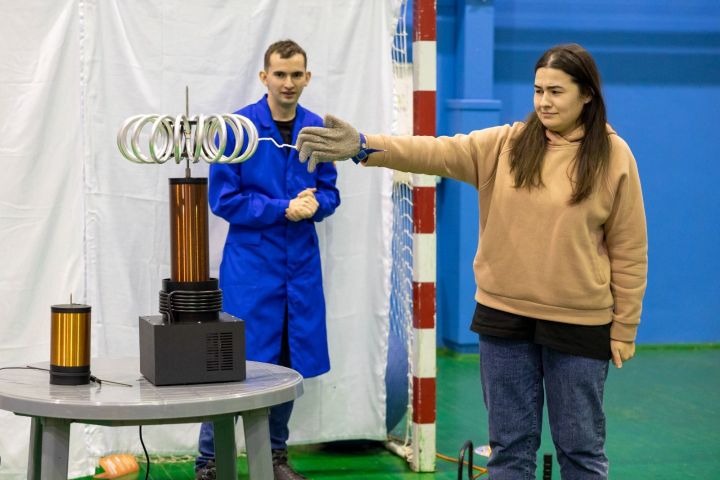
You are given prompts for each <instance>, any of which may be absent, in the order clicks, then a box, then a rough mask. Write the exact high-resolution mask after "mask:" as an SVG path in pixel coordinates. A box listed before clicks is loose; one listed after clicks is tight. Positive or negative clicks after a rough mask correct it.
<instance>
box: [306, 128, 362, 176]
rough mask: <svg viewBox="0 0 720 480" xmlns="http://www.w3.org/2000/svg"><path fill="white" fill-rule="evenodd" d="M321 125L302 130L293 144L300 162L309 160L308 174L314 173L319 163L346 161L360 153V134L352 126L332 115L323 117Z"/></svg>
mask: <svg viewBox="0 0 720 480" xmlns="http://www.w3.org/2000/svg"><path fill="white" fill-rule="evenodd" d="M323 124H324V126H323V127H305V128H303V129H302V130H300V133H299V134H298V137H297V141H296V142H295V146H296V147H297V149H298V152H300V161H301V162H302V163H305V162H307V161H308V159H309V160H310V162H309V163H308V172H314V171H315V167H316V166H317V164H318V163H320V162H332V161H335V160H347V159H348V158H351V157H354V156H355V155H357V154H358V152H360V134H359V133H358V131H357V130H355V128H354V127H353V126H352V125H350V124H349V123H346V122H343V121H342V120H340V119H339V118H337V117H333V116H332V115H325V119H324V121H323Z"/></svg>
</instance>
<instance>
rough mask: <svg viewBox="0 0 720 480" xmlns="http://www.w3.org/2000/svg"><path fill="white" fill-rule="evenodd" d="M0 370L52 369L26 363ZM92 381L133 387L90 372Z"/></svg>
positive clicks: (45, 370) (43, 370)
mask: <svg viewBox="0 0 720 480" xmlns="http://www.w3.org/2000/svg"><path fill="white" fill-rule="evenodd" d="M0 370H39V371H41V372H48V373H49V372H50V369H48V368H40V367H33V366H31V365H25V366H24V367H0ZM90 381H91V382H94V383H97V384H98V385H102V384H103V383H111V384H113V385H120V386H123V387H131V388H132V385H130V384H128V383H122V382H114V381H112V380H102V379H100V378H98V377H96V376H95V375H92V374H90Z"/></svg>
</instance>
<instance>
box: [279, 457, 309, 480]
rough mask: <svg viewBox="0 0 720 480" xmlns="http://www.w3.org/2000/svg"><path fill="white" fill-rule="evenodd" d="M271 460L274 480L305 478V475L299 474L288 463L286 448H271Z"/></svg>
mask: <svg viewBox="0 0 720 480" xmlns="http://www.w3.org/2000/svg"><path fill="white" fill-rule="evenodd" d="M272 462H273V475H274V477H275V480H307V477H305V476H303V475H300V474H299V473H297V472H296V471H295V470H293V469H292V467H291V466H290V465H288V453H287V450H273V451H272Z"/></svg>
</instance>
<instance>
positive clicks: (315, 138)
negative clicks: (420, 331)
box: [297, 44, 647, 480]
mask: <svg viewBox="0 0 720 480" xmlns="http://www.w3.org/2000/svg"><path fill="white" fill-rule="evenodd" d="M534 89H535V95H534V107H535V109H534V111H533V112H532V113H530V114H529V115H528V118H527V119H526V121H525V122H524V123H515V124H513V125H504V126H501V127H494V128H488V129H484V130H479V131H474V132H471V133H470V134H467V135H456V136H454V137H439V138H434V137H420V136H405V137H391V136H385V135H368V136H367V137H365V136H364V135H362V134H359V133H358V132H357V130H355V129H354V128H353V127H352V126H350V125H348V124H347V123H345V122H343V121H341V120H339V119H337V118H334V117H331V116H327V117H326V119H325V127H309V128H305V129H303V130H302V131H301V132H300V134H299V136H298V141H297V146H298V148H299V150H300V159H301V161H306V160H308V159H309V160H310V162H309V165H308V168H309V169H313V168H314V166H315V165H316V164H317V163H318V162H324V161H333V160H342V159H346V158H349V157H352V158H353V159H354V160H356V161H362V162H363V163H364V164H366V165H369V166H387V167H390V168H394V169H397V170H404V171H408V172H415V173H424V174H430V175H440V176H443V177H450V178H455V179H457V180H461V181H463V182H467V183H469V184H471V185H473V186H474V187H475V188H477V189H478V201H479V207H480V236H479V240H478V249H477V253H476V255H475V261H474V263H473V270H474V272H475V280H476V283H477V290H476V293H475V300H476V302H477V304H476V310H475V315H474V317H473V319H472V325H471V328H472V330H473V331H475V332H477V333H478V334H479V338H480V363H481V375H482V386H483V395H484V400H485V405H486V407H487V410H488V424H489V437H490V446H491V448H492V454H491V457H490V459H489V461H488V468H489V471H490V478H492V479H493V480H504V479H510V480H517V479H521V478H528V479H529V478H535V468H536V456H537V449H538V448H539V446H540V430H541V426H542V410H543V402H544V400H545V399H547V406H548V414H549V420H550V429H551V431H552V437H553V441H554V443H555V447H556V450H557V457H558V462H559V464H560V468H561V472H562V478H563V479H565V480H568V479H604V478H607V475H608V460H607V457H606V456H605V447H604V445H605V414H604V412H603V406H602V402H603V390H604V384H605V380H606V378H607V372H608V364H609V360H610V359H612V361H613V363H614V364H615V365H616V366H617V367H618V368H620V367H621V366H622V363H623V362H624V361H627V360H629V359H630V358H632V356H633V355H634V352H635V337H636V332H637V327H638V324H639V323H640V312H641V307H642V298H643V295H644V292H645V285H646V278H647V234H646V225H645V212H644V208H643V201H642V192H641V188H640V179H639V176H638V171H637V165H636V162H635V159H634V157H633V155H632V152H631V151H630V148H629V147H628V146H627V144H626V143H625V142H624V141H623V140H622V139H621V138H620V137H619V136H618V135H617V134H616V133H615V131H614V130H613V129H612V128H611V127H610V126H609V125H608V124H607V119H606V111H605V103H604V100H603V97H602V91H601V88H600V75H599V73H598V70H597V67H596V65H595V61H594V60H593V58H592V56H591V55H590V54H589V53H588V52H587V51H586V50H585V49H584V48H582V47H581V46H579V45H575V44H570V45H559V46H556V47H553V48H551V49H549V50H548V51H547V52H545V53H544V54H543V55H542V57H541V58H540V59H539V60H538V62H537V64H536V66H535V85H534ZM480 240H481V241H480Z"/></svg>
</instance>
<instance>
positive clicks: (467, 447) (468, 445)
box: [435, 440, 487, 480]
mask: <svg viewBox="0 0 720 480" xmlns="http://www.w3.org/2000/svg"><path fill="white" fill-rule="evenodd" d="M465 452H467V453H468V461H467V462H466V461H465ZM435 456H436V457H437V458H440V459H442V460H447V461H449V462H455V463H457V464H458V472H457V478H458V480H462V474H463V466H465V465H467V478H468V480H475V479H476V478H479V477H481V476H483V475H485V474H486V473H487V468H483V467H477V466H475V465H473V443H472V441H470V440H467V441H466V442H465V443H464V444H463V446H462V448H461V449H460V455H459V456H458V458H457V460H456V459H454V458H452V457H448V456H447V455H443V454H442V453H436V454H435ZM473 470H476V471H478V472H479V473H477V474H475V475H473Z"/></svg>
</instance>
